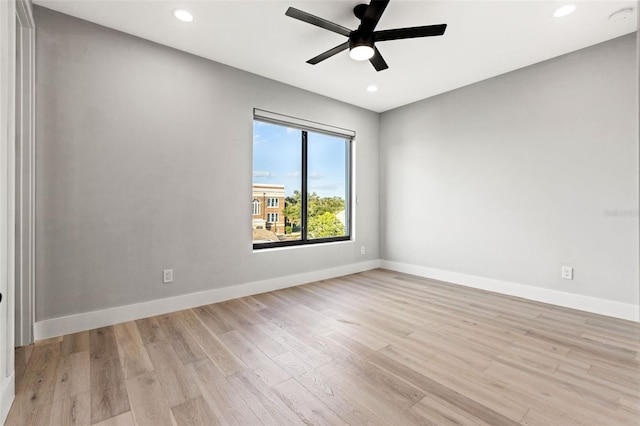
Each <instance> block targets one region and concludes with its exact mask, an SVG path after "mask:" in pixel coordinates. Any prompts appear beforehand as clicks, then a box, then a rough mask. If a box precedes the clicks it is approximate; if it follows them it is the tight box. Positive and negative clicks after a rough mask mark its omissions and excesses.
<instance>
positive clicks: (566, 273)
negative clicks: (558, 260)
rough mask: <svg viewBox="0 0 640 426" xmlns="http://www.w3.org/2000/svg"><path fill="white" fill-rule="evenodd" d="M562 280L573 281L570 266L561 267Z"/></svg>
mask: <svg viewBox="0 0 640 426" xmlns="http://www.w3.org/2000/svg"><path fill="white" fill-rule="evenodd" d="M562 279H564V280H572V279H573V268H572V267H571V266H563V267H562Z"/></svg>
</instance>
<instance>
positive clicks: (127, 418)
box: [94, 411, 140, 426]
mask: <svg viewBox="0 0 640 426" xmlns="http://www.w3.org/2000/svg"><path fill="white" fill-rule="evenodd" d="M94 426H140V425H136V424H135V422H134V421H133V414H132V413H131V411H127V412H125V413H122V414H118V415H117V416H115V417H111V418H109V419H107V420H104V421H101V422H100V423H95V424H94Z"/></svg>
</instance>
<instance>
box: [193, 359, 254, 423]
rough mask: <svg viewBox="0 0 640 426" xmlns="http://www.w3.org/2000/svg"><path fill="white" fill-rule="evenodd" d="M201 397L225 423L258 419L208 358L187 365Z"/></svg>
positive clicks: (250, 421)
mask: <svg viewBox="0 0 640 426" xmlns="http://www.w3.org/2000/svg"><path fill="white" fill-rule="evenodd" d="M188 368H189V370H190V371H191V377H193V379H194V380H195V382H196V383H197V384H198V386H199V388H200V391H201V393H202V397H203V399H204V400H205V401H206V402H207V405H208V406H209V408H211V411H212V412H213V413H214V415H215V416H216V418H218V419H219V420H220V421H221V422H223V423H226V424H237V425H253V424H259V423H260V420H258V418H257V417H256V416H255V414H254V413H253V411H252V410H251V409H250V408H249V407H248V406H247V404H246V402H245V401H244V399H242V397H241V396H240V394H239V393H238V392H237V391H236V389H235V388H234V387H233V386H232V385H231V384H230V383H229V382H228V381H227V379H226V378H225V377H224V376H223V375H222V373H221V372H220V370H218V369H217V368H216V366H215V365H214V364H213V363H212V362H211V360H209V359H204V360H202V361H198V362H195V363H193V364H190V365H189V366H188Z"/></svg>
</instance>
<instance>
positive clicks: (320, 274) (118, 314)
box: [34, 260, 380, 340]
mask: <svg viewBox="0 0 640 426" xmlns="http://www.w3.org/2000/svg"><path fill="white" fill-rule="evenodd" d="M379 266H380V261H379V260H371V261H368V262H360V263H355V264H351V265H344V266H338V267H335V268H330V269H323V270H320V271H313V272H306V273H303V274H296V275H287V276H284V277H279V278H272V279H268V280H263V281H254V282H249V283H245V284H238V285H235V286H229V287H223V288H216V289H212V290H206V291H201V292H197V293H189V294H183V295H180V296H174V297H169V298H165V299H157V300H151V301H149V302H142V303H134V304H132V305H125V306H118V307H114V308H109V309H102V310H99V311H92V312H84V313H81V314H75V315H69V316H65V317H59V318H52V319H47V320H43V321H37V322H36V323H35V325H34V337H35V340H42V339H48V338H49V337H56V336H62V335H65V334H69V333H76V332H78V331H85V330H92V329H94V328H99V327H105V326H108V325H114V324H119V323H121V322H126V321H132V320H136V319H141V318H147V317H152V316H155V315H162V314H166V313H170V312H175V311H180V310H182V309H189V308H194V307H197V306H202V305H208V304H210V303H216V302H222V301H225V300H229V299H235V298H238V297H244V296H251V295H254V294H259V293H265V292H268V291H273V290H279V289H282V288H287V287H293V286H297V285H302V284H307V283H310V282H314V281H320V280H326V279H329V278H335V277H341V276H344V275H349V274H355V273H358V272H363V271H368V270H370V269H375V268H378V267H379Z"/></svg>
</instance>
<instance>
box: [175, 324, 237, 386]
mask: <svg viewBox="0 0 640 426" xmlns="http://www.w3.org/2000/svg"><path fill="white" fill-rule="evenodd" d="M182 320H183V321H184V323H185V325H186V326H187V328H188V330H189V333H191V335H192V336H193V337H194V339H196V340H197V341H198V344H200V346H201V347H202V349H203V350H204V351H205V353H206V354H207V356H208V357H209V359H210V360H211V361H212V362H213V363H214V364H215V366H216V367H218V369H219V370H220V371H221V372H222V374H223V375H225V376H228V375H230V374H233V373H235V372H237V371H240V370H244V369H245V368H247V366H246V365H245V364H244V363H243V362H242V360H241V359H240V358H238V357H237V356H236V355H234V354H233V352H232V351H231V350H230V349H229V348H228V347H227V346H225V345H224V344H223V343H222V341H221V340H220V338H219V337H218V336H216V335H215V334H214V333H212V332H211V330H209V328H208V327H206V326H205V324H204V323H203V322H201V321H200V319H199V317H197V316H196V315H195V314H193V313H192V312H185V313H183V315H182Z"/></svg>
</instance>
